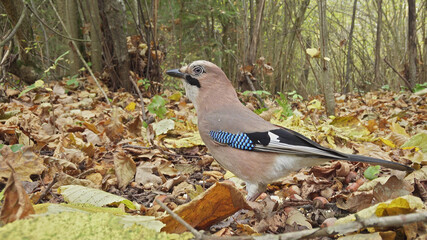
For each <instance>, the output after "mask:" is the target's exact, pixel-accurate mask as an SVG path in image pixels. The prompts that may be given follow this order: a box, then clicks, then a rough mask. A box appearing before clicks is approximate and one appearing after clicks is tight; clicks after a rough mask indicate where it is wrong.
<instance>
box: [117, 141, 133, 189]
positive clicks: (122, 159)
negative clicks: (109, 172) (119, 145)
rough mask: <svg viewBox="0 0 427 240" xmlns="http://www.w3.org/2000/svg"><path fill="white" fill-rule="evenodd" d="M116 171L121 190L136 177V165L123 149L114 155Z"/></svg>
mask: <svg viewBox="0 0 427 240" xmlns="http://www.w3.org/2000/svg"><path fill="white" fill-rule="evenodd" d="M114 171H115V173H116V177H117V180H118V182H119V188H124V187H126V186H127V185H128V184H129V183H130V181H132V179H133V178H134V177H135V173H136V164H135V162H134V161H133V159H132V158H131V157H130V156H128V155H127V154H126V153H125V152H124V151H123V150H122V149H121V150H120V151H118V152H115V153H114Z"/></svg>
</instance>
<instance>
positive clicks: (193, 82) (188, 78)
mask: <svg viewBox="0 0 427 240" xmlns="http://www.w3.org/2000/svg"><path fill="white" fill-rule="evenodd" d="M185 81H187V82H188V83H189V84H190V85H193V86H197V87H198V88H200V82H199V80H197V79H195V78H193V77H192V76H190V75H187V76H185Z"/></svg>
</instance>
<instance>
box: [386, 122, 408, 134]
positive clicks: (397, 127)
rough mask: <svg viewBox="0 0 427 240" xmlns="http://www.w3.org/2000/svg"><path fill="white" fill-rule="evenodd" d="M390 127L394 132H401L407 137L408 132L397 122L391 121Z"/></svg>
mask: <svg viewBox="0 0 427 240" xmlns="http://www.w3.org/2000/svg"><path fill="white" fill-rule="evenodd" d="M390 129H391V131H392V132H394V133H398V134H402V135H404V136H407V137H409V134H407V133H406V131H405V129H404V128H402V127H401V126H400V125H399V124H398V123H395V122H393V123H391V126H390Z"/></svg>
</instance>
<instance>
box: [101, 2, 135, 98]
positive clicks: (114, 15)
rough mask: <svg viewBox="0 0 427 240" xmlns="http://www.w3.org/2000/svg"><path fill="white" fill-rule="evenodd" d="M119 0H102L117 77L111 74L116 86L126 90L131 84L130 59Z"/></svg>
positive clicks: (124, 17)
mask: <svg viewBox="0 0 427 240" xmlns="http://www.w3.org/2000/svg"><path fill="white" fill-rule="evenodd" d="M121 3H122V2H121V1H119V0H104V5H105V6H104V12H105V16H106V17H107V21H108V28H109V30H110V32H111V39H112V41H113V43H112V46H113V49H114V50H113V51H114V55H113V56H114V57H113V59H114V61H113V63H114V65H115V66H114V67H115V71H116V73H117V77H115V76H113V79H114V82H115V83H116V85H115V86H116V88H118V87H123V88H124V89H125V90H126V91H131V90H132V88H133V86H132V83H131V81H130V80H129V69H130V60H129V54H128V51H127V43H126V35H127V34H126V28H124V27H123V23H125V22H126V16H125V12H124V6H123V5H122V4H121Z"/></svg>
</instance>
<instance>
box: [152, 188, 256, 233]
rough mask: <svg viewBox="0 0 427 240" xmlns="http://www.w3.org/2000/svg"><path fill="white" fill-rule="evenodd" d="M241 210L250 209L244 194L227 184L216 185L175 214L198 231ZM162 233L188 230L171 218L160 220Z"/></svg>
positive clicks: (179, 208)
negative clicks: (163, 225) (162, 225)
mask: <svg viewBox="0 0 427 240" xmlns="http://www.w3.org/2000/svg"><path fill="white" fill-rule="evenodd" d="M240 209H250V207H249V205H248V204H247V203H246V200H245V198H244V196H243V194H242V193H241V192H240V191H239V190H237V189H236V188H235V187H233V186H232V185H230V184H227V183H216V184H215V185H213V186H212V187H210V188H209V189H208V190H207V191H206V192H204V193H202V194H200V195H199V196H197V197H196V198H195V199H194V200H192V201H191V202H189V203H186V204H183V205H181V206H178V207H177V208H176V209H175V210H174V212H175V213H176V214H178V215H179V216H180V217H181V218H183V219H184V221H186V222H187V223H189V224H190V225H191V226H193V227H195V228H197V229H206V228H208V227H210V226H212V225H213V224H215V223H218V222H220V221H222V220H224V219H225V218H227V217H229V216H231V215H232V214H233V213H235V212H237V211H238V210H240ZM159 220H160V221H162V222H163V223H164V224H166V226H165V227H163V228H162V231H165V232H169V233H182V232H185V231H187V229H186V228H185V227H184V226H182V225H181V224H180V223H178V222H177V221H176V220H175V219H173V218H172V217H171V216H169V215H168V216H166V217H162V218H161V219H159Z"/></svg>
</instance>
